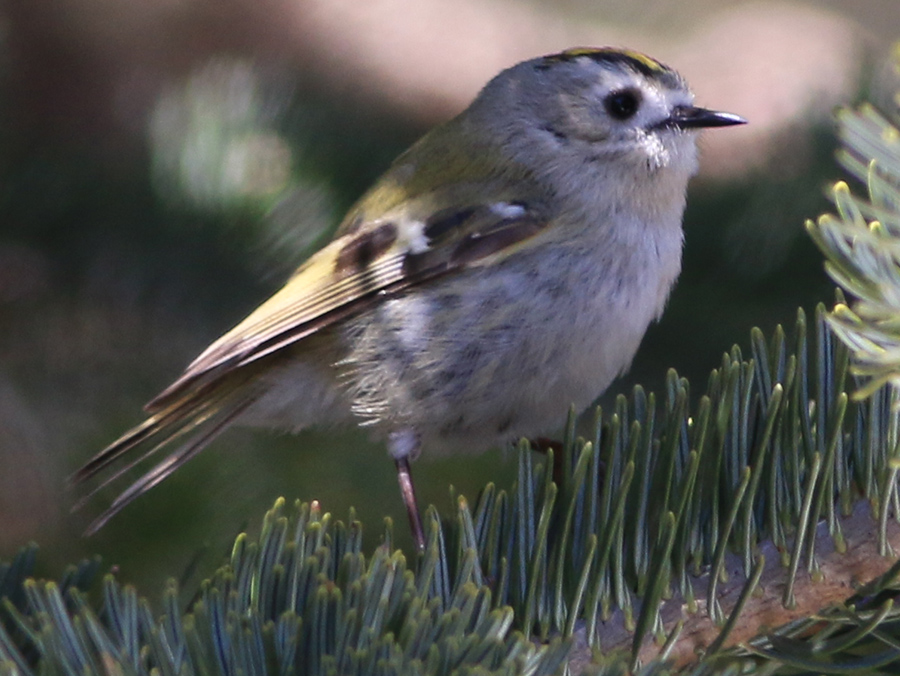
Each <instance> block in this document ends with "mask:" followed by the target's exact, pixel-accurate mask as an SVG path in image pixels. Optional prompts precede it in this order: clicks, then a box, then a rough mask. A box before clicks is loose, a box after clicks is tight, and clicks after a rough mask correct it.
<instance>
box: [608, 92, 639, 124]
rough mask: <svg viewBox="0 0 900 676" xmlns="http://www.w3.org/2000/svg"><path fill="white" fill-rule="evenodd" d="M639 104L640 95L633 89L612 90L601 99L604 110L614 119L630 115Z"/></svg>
mask: <svg viewBox="0 0 900 676" xmlns="http://www.w3.org/2000/svg"><path fill="white" fill-rule="evenodd" d="M640 105H641V95H640V93H638V92H636V91H635V90H633V89H623V90H622V91H618V92H613V93H612V94H609V95H608V96H607V97H606V98H605V99H603V106H604V107H605V108H606V112H607V113H609V114H610V116H611V117H612V118H614V119H616V120H627V119H628V118H629V117H632V116H633V115H634V114H635V113H636V112H637V110H638V108H639V107H640Z"/></svg>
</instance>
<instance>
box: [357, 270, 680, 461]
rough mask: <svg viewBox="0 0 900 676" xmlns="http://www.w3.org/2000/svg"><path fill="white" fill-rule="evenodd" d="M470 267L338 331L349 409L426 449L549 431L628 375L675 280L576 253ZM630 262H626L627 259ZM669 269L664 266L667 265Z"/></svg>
mask: <svg viewBox="0 0 900 676" xmlns="http://www.w3.org/2000/svg"><path fill="white" fill-rule="evenodd" d="M513 263H514V264H512V265H506V266H505V267H503V268H502V269H496V268H487V269H474V270H470V271H467V272H465V273H463V274H462V275H459V276H458V277H456V278H454V279H448V280H442V283H441V284H440V285H435V286H434V287H433V288H427V287H426V288H423V289H420V290H417V291H416V292H415V293H410V294H409V295H406V296H403V297H398V298H393V299H390V300H387V301H386V302H384V303H383V304H382V305H380V306H379V307H378V308H376V309H374V310H372V311H370V312H369V313H367V315H365V316H364V317H361V318H360V319H359V320H357V321H355V322H352V323H351V324H350V326H349V327H348V330H347V331H346V332H345V338H346V342H347V345H348V348H349V356H348V359H347V360H346V361H345V366H344V368H345V369H346V373H345V375H346V377H347V382H349V383H350V387H351V391H350V394H351V399H352V401H353V408H354V412H355V413H356V414H357V415H358V416H360V417H361V418H362V419H363V420H365V421H366V422H367V423H368V424H370V425H372V426H374V427H375V428H376V429H381V430H383V431H385V432H388V431H391V430H394V429H398V428H412V429H414V430H416V431H417V432H418V433H419V435H420V436H421V438H422V442H423V444H422V445H423V447H424V448H426V449H428V450H429V451H431V450H432V449H435V450H440V449H445V450H458V449H464V448H466V447H468V448H471V449H472V450H478V449H483V448H486V447H490V446H494V445H497V444H499V443H504V442H506V441H508V440H510V439H515V438H518V437H520V436H534V435H537V434H541V433H547V432H551V431H553V430H554V429H557V428H559V427H560V426H561V425H562V424H563V422H564V421H565V416H566V412H567V410H568V408H569V407H570V406H571V405H573V404H574V405H575V407H576V408H577V409H578V410H582V409H584V408H585V407H586V406H588V405H589V404H590V403H591V402H592V401H593V400H594V399H595V398H596V397H597V396H599V395H600V394H601V393H602V392H603V390H604V389H606V387H607V386H608V385H609V384H610V382H611V381H612V380H613V379H614V378H615V377H616V376H617V375H619V374H620V373H622V372H623V371H624V370H626V369H627V368H628V366H629V365H630V363H631V359H632V357H633V356H634V353H635V351H636V350H637V347H638V345H639V344H640V341H641V338H642V337H643V334H644V332H645V330H646V328H647V326H648V325H649V323H650V322H651V321H652V320H653V319H654V318H655V317H657V316H658V314H659V313H660V311H661V309H662V306H663V304H664V302H665V297H666V296H667V295H668V290H669V288H670V287H671V284H672V282H673V281H674V278H675V275H676V274H677V260H676V262H675V266H674V271H672V272H671V273H668V274H666V269H664V268H660V266H658V265H657V266H656V269H654V268H653V266H650V268H649V270H648V268H647V267H643V266H641V269H635V266H634V265H627V266H623V270H624V269H625V268H627V269H628V272H624V271H621V272H617V271H616V270H615V269H612V270H611V269H610V268H609V267H607V268H606V269H605V270H604V272H605V274H602V275H601V274H598V266H597V262H596V260H589V259H588V258H587V257H584V258H582V259H579V258H577V257H574V258H571V259H567V260H564V261H561V262H560V263H559V265H557V266H555V267H553V268H550V267H541V266H540V265H535V264H532V261H529V260H527V259H524V258H523V259H520V260H519V261H514V262H513ZM632 263H633V261H632ZM669 267H670V268H671V267H672V266H669Z"/></svg>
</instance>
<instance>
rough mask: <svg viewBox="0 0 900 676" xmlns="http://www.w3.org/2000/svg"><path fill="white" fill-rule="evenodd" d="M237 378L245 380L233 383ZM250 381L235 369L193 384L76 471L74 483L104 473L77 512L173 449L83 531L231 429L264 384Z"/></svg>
mask: <svg viewBox="0 0 900 676" xmlns="http://www.w3.org/2000/svg"><path fill="white" fill-rule="evenodd" d="M241 375H243V374H241ZM236 377H237V378H239V380H241V382H234V380H235V378H236ZM246 380H252V377H247V378H246ZM246 384H247V383H246V382H245V381H244V380H243V379H242V378H240V376H239V374H237V373H232V374H231V377H229V378H224V379H221V380H218V381H214V382H212V383H206V384H205V386H199V387H197V388H193V389H191V390H190V391H187V392H185V393H183V394H182V395H181V396H178V397H175V398H172V399H169V400H167V401H165V402H164V403H163V404H162V405H160V406H159V407H158V408H155V409H154V410H152V411H151V415H150V416H149V417H148V418H147V419H146V420H145V421H144V422H142V423H141V424H140V425H138V426H136V427H134V428H132V429H131V430H129V431H128V432H126V433H125V434H123V435H122V436H121V437H119V438H118V439H116V440H115V441H114V442H113V443H111V444H110V445H109V446H107V447H106V448H104V449H103V450H102V451H100V452H99V453H98V454H97V455H95V456H94V457H93V458H91V459H90V460H89V461H88V462H87V463H86V464H85V465H84V466H83V467H82V468H81V469H79V470H78V471H77V472H75V474H73V475H72V476H71V477H70V483H72V484H81V483H83V482H85V481H88V480H89V479H92V478H94V477H97V476H100V475H104V474H105V476H103V477H102V479H100V481H99V483H98V484H97V485H96V486H94V487H93V488H92V489H91V490H90V492H89V493H87V494H86V495H85V496H84V497H83V498H81V499H80V500H79V501H78V502H77V503H76V504H75V506H74V507H73V511H74V510H77V509H80V508H81V507H83V506H84V505H85V504H86V503H87V502H88V500H89V499H90V498H92V497H93V496H94V495H96V494H97V493H98V492H99V491H101V490H103V489H104V488H106V487H107V486H109V485H110V484H112V483H114V482H116V481H117V480H118V479H121V478H122V477H123V476H125V475H126V474H128V473H129V472H130V471H131V470H132V469H134V468H135V467H138V466H140V465H143V464H145V463H146V462H148V461H149V459H150V458H152V457H153V456H155V455H157V454H158V453H160V452H161V451H163V450H165V449H169V448H173V449H174V450H171V451H170V452H169V454H168V455H167V456H166V457H165V458H164V459H163V460H162V461H161V462H159V463H158V464H156V465H155V466H153V467H152V468H151V469H150V470H149V471H147V472H146V473H145V474H144V475H143V476H141V477H140V478H139V479H138V480H137V481H135V482H134V483H132V484H131V485H130V486H128V488H126V489H125V490H124V491H122V493H120V494H119V496H118V497H117V498H116V499H115V500H114V501H113V502H112V504H111V505H110V506H109V507H108V508H107V509H106V510H105V511H104V512H103V513H102V514H100V515H99V516H98V517H97V518H96V519H94V521H93V522H91V524H90V525H89V526H88V527H87V529H86V531H85V534H86V535H90V534H92V533H95V532H97V531H98V530H99V529H100V528H102V527H103V525H104V524H105V523H106V522H107V521H109V520H110V519H111V518H112V517H113V516H115V515H116V514H117V513H118V512H119V511H121V510H122V508H124V507H125V506H126V505H127V504H129V503H130V502H131V501H132V500H134V499H135V498H137V497H139V496H141V495H143V494H144V493H145V492H147V491H148V490H150V489H151V488H153V487H154V486H156V485H157V484H159V483H160V482H161V481H163V480H164V479H166V478H167V477H168V476H169V475H171V474H172V472H174V471H175V470H177V469H178V468H179V467H181V466H182V465H183V464H184V463H186V462H187V461H188V460H190V459H191V458H193V457H194V456H195V455H197V454H198V453H199V452H200V451H202V450H203V449H204V448H206V446H207V445H209V443H210V442H212V440H213V439H215V438H216V437H217V436H218V435H219V434H220V433H221V432H223V431H224V430H225V429H226V428H227V427H229V426H230V425H231V423H233V422H234V421H235V419H236V418H238V417H239V416H240V415H241V414H242V413H243V412H244V411H246V410H247V408H248V407H249V406H251V405H252V404H253V402H254V401H256V400H257V399H258V398H259V395H260V394H262V390H261V389H260V388H254V387H252V385H251V386H250V387H246V386H244V385H246Z"/></svg>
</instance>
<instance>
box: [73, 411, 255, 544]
mask: <svg viewBox="0 0 900 676" xmlns="http://www.w3.org/2000/svg"><path fill="white" fill-rule="evenodd" d="M253 401H255V398H249V399H245V400H242V401H239V402H237V403H236V404H235V405H233V406H232V407H231V408H230V410H228V411H226V412H223V411H219V412H218V415H219V416H220V419H219V420H217V421H216V422H215V424H212V425H211V426H210V427H209V428H208V429H206V430H204V431H203V432H202V433H200V434H197V435H196V436H195V437H194V438H193V439H191V440H189V441H187V442H186V443H184V444H182V445H181V446H180V447H178V448H177V449H176V450H175V451H173V452H172V453H170V454H169V455H168V456H167V457H166V458H165V460H163V461H162V462H160V463H159V464H157V465H156V466H155V467H153V468H152V469H151V470H150V471H148V472H147V473H146V474H144V475H143V476H142V477H141V478H140V479H138V480H137V481H135V482H134V483H132V484H131V485H130V486H129V487H128V488H126V489H125V490H124V491H122V493H120V494H119V496H118V497H117V498H116V499H115V500H113V502H112V504H111V505H110V506H109V507H107V508H106V509H105V510H104V511H103V512H102V513H101V514H100V515H99V516H98V517H97V518H96V519H94V520H93V521H92V522H91V523H90V525H89V526H88V527H87V528H86V529H85V535H93V534H94V533H96V532H97V531H98V530H100V529H101V528H103V526H105V525H106V523H107V521H109V520H110V519H111V518H112V517H114V516H115V515H116V514H118V513H119V512H120V511H122V509H124V508H125V507H126V506H127V505H128V504H130V503H131V502H132V501H133V500H135V499H136V498H138V497H140V496H141V495H143V494H144V493H146V492H147V491H149V490H150V489H152V488H154V487H155V486H157V485H159V484H160V483H161V482H162V481H164V480H165V479H167V478H168V477H169V476H170V475H171V474H172V473H173V472H175V471H176V470H177V469H179V468H180V467H181V466H182V465H184V464H185V463H186V462H187V461H188V460H190V459H192V458H193V457H194V456H196V455H197V454H198V453H200V451H202V450H203V449H204V448H206V447H207V446H208V445H209V444H210V443H211V442H212V441H213V440H214V439H215V438H216V437H217V436H219V435H220V434H221V433H222V432H224V431H225V430H226V429H227V428H228V427H229V425H231V423H232V422H234V419H235V418H236V417H237V416H238V415H240V414H241V413H242V412H243V411H244V410H246V408H247V407H248V406H250V405H251V404H252V403H253ZM191 428H192V429H194V430H195V429H196V427H195V426H194V425H191ZM183 434H184V432H183V431H182V430H179V431H178V433H177V436H183ZM171 440H172V437H169V438H167V439H166V440H164V441H163V442H160V443H159V444H157V445H156V446H155V447H154V448H152V449H150V450H149V451H147V452H146V453H145V454H144V455H143V456H142V457H140V458H138V459H137V460H136V461H135V462H132V463H131V464H130V465H128V466H127V467H125V468H123V469H122V470H119V471H118V472H116V474H114V475H113V476H112V477H110V478H109V479H107V480H106V481H104V483H103V484H101V485H100V486H99V487H98V488H97V489H95V490H94V491H92V493H91V494H93V493H94V492H96V491H97V490H99V489H100V488H102V487H104V486H106V485H108V484H109V483H111V482H112V481H114V480H115V479H117V478H119V477H120V476H121V475H122V474H124V473H125V472H126V471H128V470H129V469H131V468H132V467H133V466H135V465H137V464H139V463H141V462H143V461H144V460H145V459H146V458H148V457H149V456H150V455H152V454H154V453H156V452H157V451H158V450H159V449H160V448H161V447H162V446H165V445H167V444H168V443H169V442H170V441H171Z"/></svg>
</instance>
